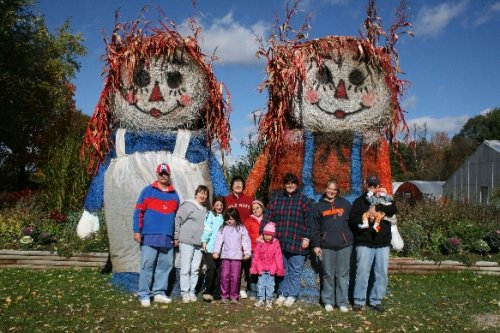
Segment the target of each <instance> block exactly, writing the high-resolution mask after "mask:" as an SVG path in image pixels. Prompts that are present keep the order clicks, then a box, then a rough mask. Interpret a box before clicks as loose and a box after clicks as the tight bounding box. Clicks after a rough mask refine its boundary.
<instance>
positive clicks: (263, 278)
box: [257, 272, 274, 301]
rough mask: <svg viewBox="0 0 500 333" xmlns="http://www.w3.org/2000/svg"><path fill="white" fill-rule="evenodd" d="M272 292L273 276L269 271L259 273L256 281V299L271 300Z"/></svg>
mask: <svg viewBox="0 0 500 333" xmlns="http://www.w3.org/2000/svg"><path fill="white" fill-rule="evenodd" d="M273 293H274V276H273V275H271V274H269V272H264V273H262V275H259V281H258V282H257V299H258V300H259V301H264V300H268V301H270V300H272V299H273Z"/></svg>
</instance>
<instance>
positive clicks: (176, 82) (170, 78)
mask: <svg viewBox="0 0 500 333" xmlns="http://www.w3.org/2000/svg"><path fill="white" fill-rule="evenodd" d="M181 84H182V74H181V73H179V72H178V71H174V72H168V73H167V85H168V87H169V88H170V89H177V88H179V86H180V85H181Z"/></svg>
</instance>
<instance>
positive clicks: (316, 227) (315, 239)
mask: <svg viewBox="0 0 500 333" xmlns="http://www.w3.org/2000/svg"><path fill="white" fill-rule="evenodd" d="M309 223H310V225H311V246H312V247H313V248H315V247H319V246H320V232H321V216H320V214H319V208H318V204H316V205H314V207H313V209H312V211H311V213H310V214H309Z"/></svg>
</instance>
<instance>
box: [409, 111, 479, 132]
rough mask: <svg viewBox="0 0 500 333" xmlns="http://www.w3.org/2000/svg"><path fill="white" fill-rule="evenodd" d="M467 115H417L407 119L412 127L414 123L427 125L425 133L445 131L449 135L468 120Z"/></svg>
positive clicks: (420, 125)
mask: <svg viewBox="0 0 500 333" xmlns="http://www.w3.org/2000/svg"><path fill="white" fill-rule="evenodd" d="M469 118H470V117H469V116H467V115H462V116H455V117H451V116H449V117H442V118H434V117H419V118H414V119H410V120H408V126H409V127H410V128H413V126H414V125H416V126H418V127H422V126H424V125H425V126H427V134H428V135H429V136H432V134H434V133H436V132H446V133H448V134H450V135H452V134H455V133H458V132H459V131H460V130H461V129H462V127H463V126H464V124H465V123H466V122H467V120H469Z"/></svg>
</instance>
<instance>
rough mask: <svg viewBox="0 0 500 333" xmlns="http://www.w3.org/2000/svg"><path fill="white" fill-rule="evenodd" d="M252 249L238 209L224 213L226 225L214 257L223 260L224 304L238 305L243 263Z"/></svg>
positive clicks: (217, 240) (221, 231) (218, 235)
mask: <svg viewBox="0 0 500 333" xmlns="http://www.w3.org/2000/svg"><path fill="white" fill-rule="evenodd" d="M251 253H252V247H251V242H250V237H249V236H248V231H247V229H246V228H245V226H244V225H243V224H242V223H241V219H240V214H238V211H237V210H236V208H228V209H227V210H226V211H225V213H224V225H223V226H222V228H221V229H220V230H219V233H218V234H217V239H216V240H215V245H214V250H213V256H214V259H218V258H221V259H222V264H221V274H220V291H221V301H222V302H223V303H228V302H229V300H231V303H238V296H239V291H240V286H239V284H240V278H241V261H242V260H247V259H249V258H250V256H251Z"/></svg>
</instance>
